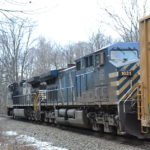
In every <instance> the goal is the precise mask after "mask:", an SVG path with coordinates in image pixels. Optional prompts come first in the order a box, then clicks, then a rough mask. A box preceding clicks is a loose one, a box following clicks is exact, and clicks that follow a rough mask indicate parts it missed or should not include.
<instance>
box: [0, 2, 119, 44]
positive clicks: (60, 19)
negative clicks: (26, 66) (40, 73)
mask: <svg viewBox="0 0 150 150" xmlns="http://www.w3.org/2000/svg"><path fill="white" fill-rule="evenodd" d="M0 6H1V7H3V8H5V9H6V8H7V9H17V10H25V11H26V12H27V14H26V16H28V17H30V18H32V19H33V20H34V21H36V22H37V24H38V26H37V29H36V34H37V36H38V35H42V36H43V37H46V38H48V39H52V40H54V41H56V42H58V43H60V44H67V43H69V42H77V41H87V40H88V38H89V36H90V35H91V33H92V32H95V31H96V30H97V29H98V28H100V24H101V21H105V20H108V21H109V18H108V17H106V16H105V15H104V14H103V12H102V11H101V9H100V8H104V7H108V8H112V9H113V10H118V12H119V10H121V8H120V0H114V1H111V0H1V2H0ZM33 10H34V12H32V11H33ZM101 28H102V29H101V30H103V31H104V34H106V35H111V36H113V37H114V38H118V35H117V34H116V32H115V31H113V30H112V28H111V27H110V26H107V25H101Z"/></svg>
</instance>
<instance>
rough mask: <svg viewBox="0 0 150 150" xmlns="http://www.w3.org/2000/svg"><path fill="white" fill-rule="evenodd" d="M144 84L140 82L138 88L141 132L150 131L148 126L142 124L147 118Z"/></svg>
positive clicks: (138, 115) (138, 113)
mask: <svg viewBox="0 0 150 150" xmlns="http://www.w3.org/2000/svg"><path fill="white" fill-rule="evenodd" d="M143 93H144V92H143V84H142V83H139V86H138V90H137V117H138V120H140V121H141V133H148V128H147V127H144V126H143V125H142V121H143V120H146V114H145V110H144V109H145V107H144V101H143V100H144V95H143Z"/></svg>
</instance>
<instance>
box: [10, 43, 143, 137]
mask: <svg viewBox="0 0 150 150" xmlns="http://www.w3.org/2000/svg"><path fill="white" fill-rule="evenodd" d="M139 69H140V67H139V44H138V43H137V42H127V43H123V42H119V43H116V44H113V45H111V46H108V47H105V48H102V49H100V50H98V51H96V52H94V53H91V54H89V55H87V56H84V57H82V58H80V59H77V60H76V65H75V66H71V67H68V68H66V69H60V70H51V71H50V72H47V73H44V74H41V75H39V76H36V77H33V78H31V79H29V80H26V81H21V82H20V83H13V84H11V85H9V96H8V102H9V104H8V115H10V116H13V117H14V118H17V117H22V118H27V119H28V120H37V121H45V122H50V123H56V124H63V125H70V126H77V127H83V128H91V129H92V130H94V131H104V132H108V133H112V132H113V133H117V134H131V135H134V136H137V137H139V138H142V137H143V136H145V135H142V134H141V133H140V123H139V121H138V120H137V86H138V81H139V79H140V75H139Z"/></svg>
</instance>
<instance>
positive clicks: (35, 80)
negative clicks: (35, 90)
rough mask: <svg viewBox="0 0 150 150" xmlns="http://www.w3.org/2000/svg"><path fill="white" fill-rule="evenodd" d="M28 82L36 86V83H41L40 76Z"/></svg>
mask: <svg viewBox="0 0 150 150" xmlns="http://www.w3.org/2000/svg"><path fill="white" fill-rule="evenodd" d="M27 82H28V83H30V84H36V83H39V82H40V78H39V76H35V77H32V78H30V79H28V80H27Z"/></svg>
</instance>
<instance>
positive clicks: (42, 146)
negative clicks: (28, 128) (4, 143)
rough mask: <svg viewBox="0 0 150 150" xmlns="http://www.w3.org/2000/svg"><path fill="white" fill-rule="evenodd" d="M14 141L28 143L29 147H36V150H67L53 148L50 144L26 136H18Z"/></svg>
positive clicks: (64, 149)
mask: <svg viewBox="0 0 150 150" xmlns="http://www.w3.org/2000/svg"><path fill="white" fill-rule="evenodd" d="M16 140H18V141H20V142H21V141H23V142H26V143H28V145H30V146H34V147H36V148H37V149H38V150H67V149H66V148H61V147H57V146H53V145H52V143H49V142H43V141H40V140H37V139H35V138H34V137H30V136H27V135H19V136H18V137H16Z"/></svg>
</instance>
